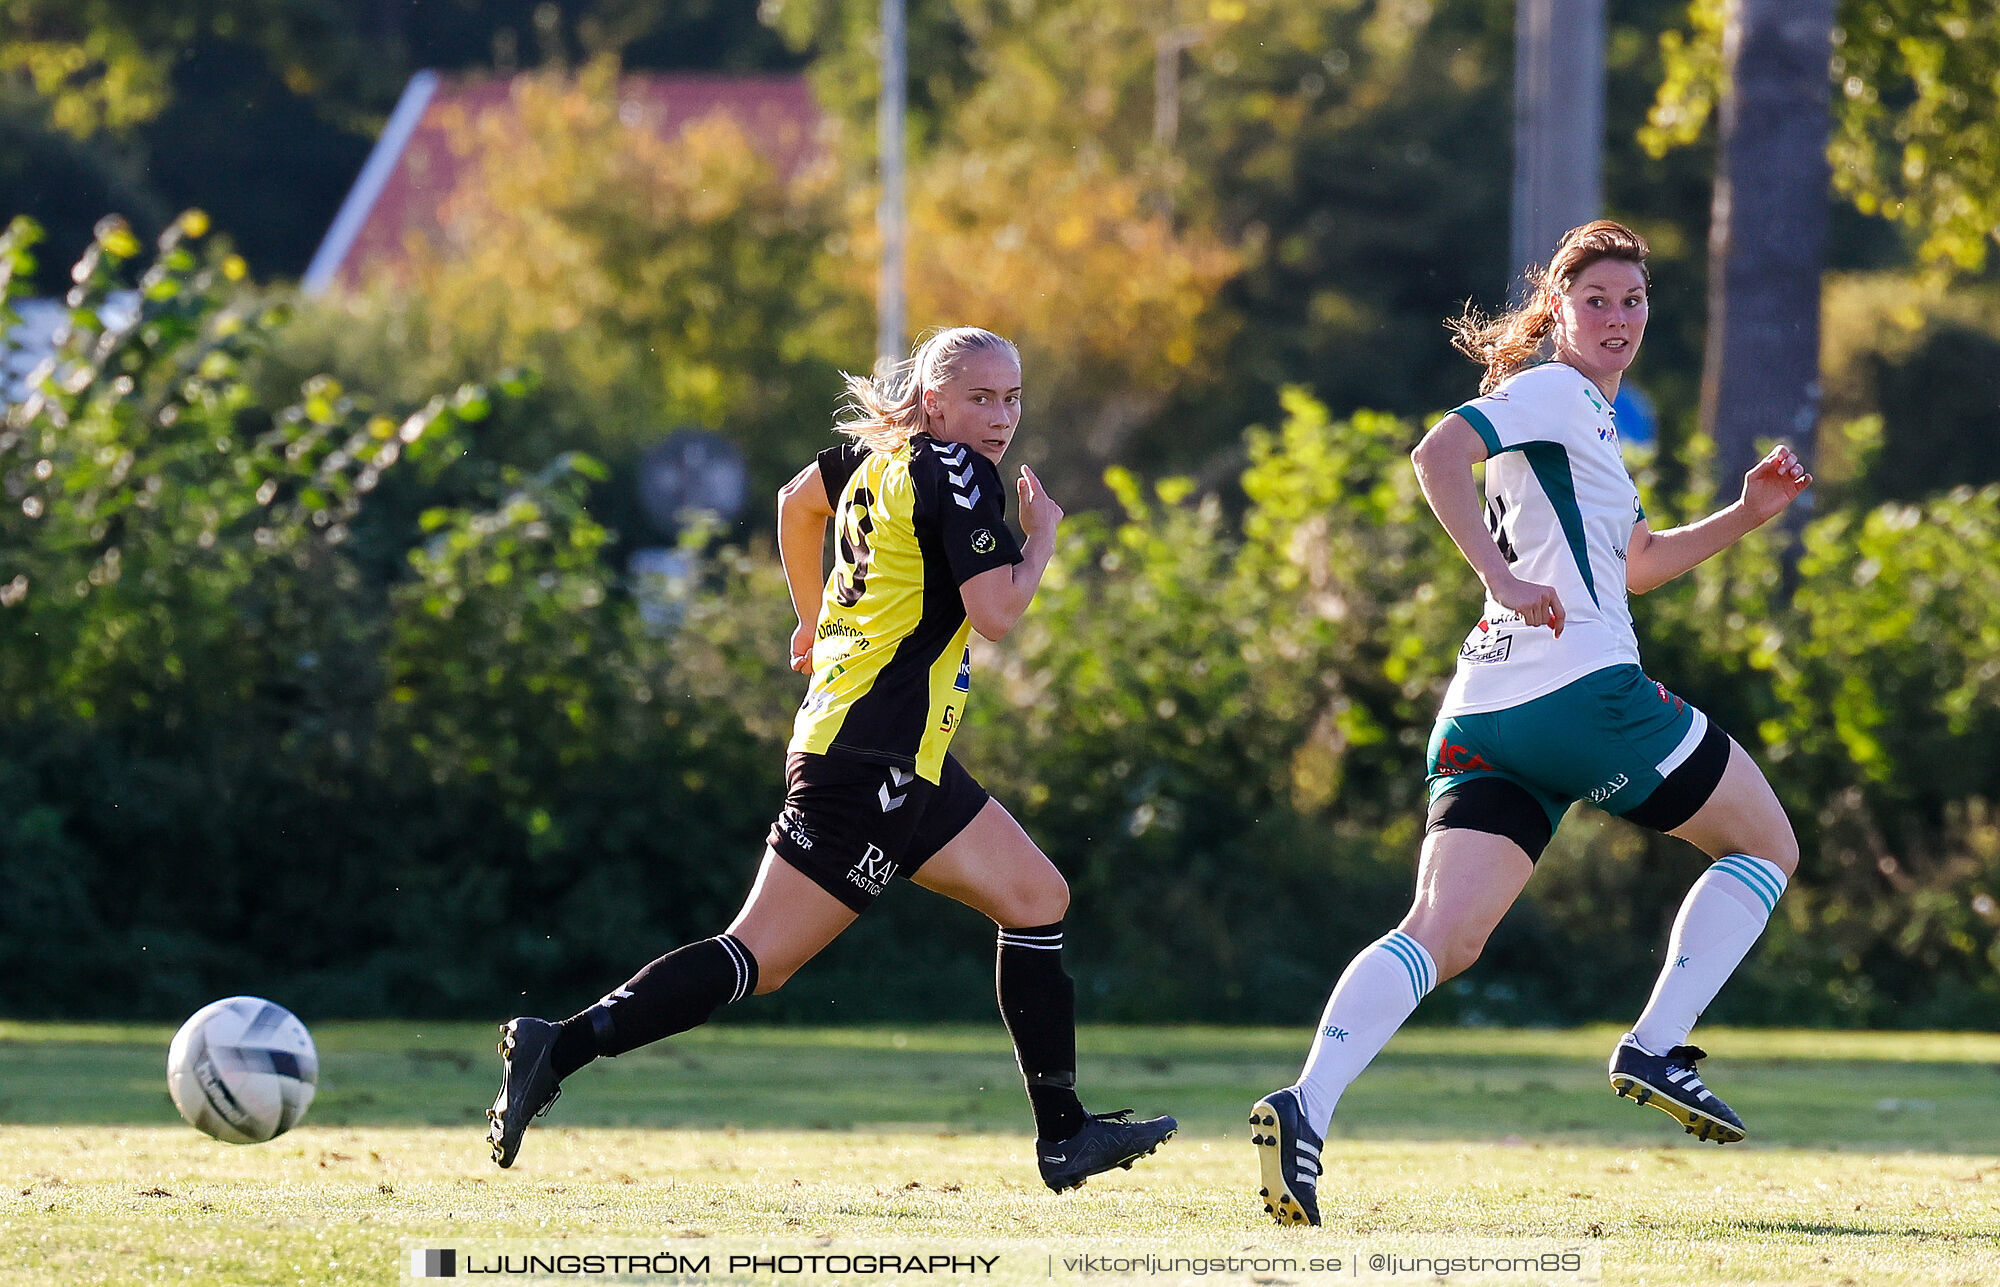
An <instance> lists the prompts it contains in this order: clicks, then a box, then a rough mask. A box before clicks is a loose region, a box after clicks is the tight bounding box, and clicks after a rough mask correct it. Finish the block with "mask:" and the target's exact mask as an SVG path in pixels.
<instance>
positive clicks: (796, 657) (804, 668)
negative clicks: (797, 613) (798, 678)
mask: <svg viewBox="0 0 2000 1287" xmlns="http://www.w3.org/2000/svg"><path fill="white" fill-rule="evenodd" d="M812 668H813V627H812V623H810V622H806V621H801V622H799V628H798V629H796V630H794V631H792V669H793V670H796V671H798V672H799V673H800V674H801V675H810V674H812Z"/></svg>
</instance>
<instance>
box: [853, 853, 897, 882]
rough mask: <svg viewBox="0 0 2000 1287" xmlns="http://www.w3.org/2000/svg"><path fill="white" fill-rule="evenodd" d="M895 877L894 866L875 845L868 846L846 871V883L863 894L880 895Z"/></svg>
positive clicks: (887, 856)
mask: <svg viewBox="0 0 2000 1287" xmlns="http://www.w3.org/2000/svg"><path fill="white" fill-rule="evenodd" d="M895 875H896V864H895V863H892V862H890V861H889V855H887V854H885V853H883V852H882V850H881V849H880V848H878V847H877V846H875V845H869V846H868V848H867V849H866V850H864V851H863V852H862V854H861V857H859V858H857V859H855V861H854V865H853V866H852V867H850V868H848V869H847V882H848V883H849V884H850V885H853V886H854V887H855V888H856V889H858V890H860V891H861V892H862V893H864V894H880V893H881V892H882V891H883V889H884V888H886V887H887V886H888V884H889V882H890V880H892V879H894V877H895Z"/></svg>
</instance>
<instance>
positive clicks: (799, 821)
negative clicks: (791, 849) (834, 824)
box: [778, 809, 813, 852]
mask: <svg viewBox="0 0 2000 1287" xmlns="http://www.w3.org/2000/svg"><path fill="white" fill-rule="evenodd" d="M778 825H779V826H780V827H783V828H784V829H785V835H786V836H787V837H788V838H790V840H791V842H792V843H793V844H795V845H797V846H798V847H799V848H801V849H804V850H806V851H807V852H811V850H812V847H813V840H812V837H811V836H810V835H807V834H806V820H805V819H804V818H801V817H800V816H799V815H798V814H796V813H793V812H792V811H791V810H790V809H787V810H785V811H784V812H783V813H781V814H779V815H778Z"/></svg>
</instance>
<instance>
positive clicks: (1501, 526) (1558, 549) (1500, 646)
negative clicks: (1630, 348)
mask: <svg viewBox="0 0 2000 1287" xmlns="http://www.w3.org/2000/svg"><path fill="white" fill-rule="evenodd" d="M1456 414H1458V415H1459V416H1461V417H1463V418H1464V419H1465V421H1466V423H1468V424H1470V425H1471V426H1472V427H1473V429H1474V430H1476V431H1477V432H1478V434H1479V437H1480V438H1481V440H1483V441H1484V442H1485V443H1486V451H1487V461H1486V528H1487V530H1488V531H1490V532H1491V533H1492V534H1493V540H1494V543H1495V544H1497V545H1498V546H1499V547H1500V552H1501V553H1502V554H1504V555H1506V556H1507V562H1508V563H1510V564H1512V565H1513V569H1514V575H1516V576H1518V577H1520V578H1521V579H1522V580H1524V581H1534V582H1537V583H1539V584H1541V585H1551V586H1554V587H1555V589H1556V593H1557V594H1559V595H1561V596H1562V605H1563V614H1564V625H1563V633H1562V638H1560V639H1558V638H1556V636H1555V634H1554V632H1553V631H1551V630H1550V629H1549V628H1548V627H1547V626H1528V625H1526V624H1524V623H1523V622H1522V620H1521V616H1520V614H1519V613H1516V612H1510V611H1508V610H1507V609H1505V608H1503V607H1501V606H1500V605H1499V604H1497V603H1494V602H1493V601H1492V600H1491V599H1489V600H1487V602H1486V610H1485V614H1484V615H1483V616H1482V617H1481V619H1480V621H1479V624H1478V625H1476V626H1474V627H1473V628H1472V632H1471V633H1470V634H1468V635H1467V636H1466V637H1465V645H1464V647H1462V648H1460V649H1459V653H1458V672H1457V673H1456V674H1455V675H1453V676H1452V681H1451V687H1450V689H1449V690H1448V691H1447V692H1446V693H1445V698H1444V706H1443V709H1442V710H1441V712H1440V714H1442V715H1456V714H1465V713H1475V712H1479V711H1493V710H1502V709H1505V708H1506V707H1509V706H1514V705H1518V704H1519V703H1521V702H1525V701H1529V700H1531V699H1533V698H1536V697H1540V696H1541V695H1542V694H1544V693H1549V692H1553V691H1555V690H1556V689H1558V688H1561V687H1562V686H1563V685H1564V684H1567V683H1569V682H1570V681H1572V680H1574V679H1579V678H1581V677H1582V676H1584V675H1587V674H1589V673H1591V672H1592V671H1594V670H1602V669H1603V668H1605V667H1606V666H1618V665H1624V664H1627V663H1630V664H1632V665H1637V664H1638V663H1639V642H1638V640H1637V639H1636V638H1635V637H1634V636H1633V634H1632V610H1631V608H1630V606H1629V605H1628V604H1627V603H1626V601H1625V547H1626V546H1627V545H1629V544H1630V543H1631V540H1632V528H1633V525H1634V524H1636V523H1637V522H1638V521H1639V520H1640V519H1641V518H1642V517H1644V515H1645V511H1644V510H1643V509H1641V508H1640V505H1639V489H1638V488H1637V487H1635V486H1633V484H1632V475H1631V474H1629V473H1627V472H1626V470H1625V460H1624V457H1623V455H1622V454H1621V453H1620V451H1619V447H1618V428H1617V425H1616V423H1615V422H1614V420H1613V418H1612V413H1611V407H1610V404H1609V402H1608V401H1607V400H1606V399H1605V397H1604V395H1603V393H1602V392H1600V391H1599V390H1598V388H1597V386H1596V385H1594V384H1592V383H1591V382H1590V380H1589V379H1587V378H1586V377H1585V376H1584V375H1583V374H1582V373H1581V372H1579V371H1577V370H1576V368H1574V367H1570V366H1565V365H1563V364H1562V363H1560V362H1545V363H1543V364H1542V365H1540V366H1534V367H1530V368H1528V369H1527V370H1525V371H1522V372H1521V373H1520V374H1518V375H1516V376H1514V377H1513V378H1512V379H1510V380H1508V381H1507V382H1506V383H1505V384H1503V385H1501V386H1500V387H1499V388H1498V389H1495V390H1494V391H1493V392H1492V393H1490V394H1487V395H1486V396H1485V397H1482V398H1475V399H1474V400H1473V401H1471V402H1468V403H1466V404H1465V405H1464V406H1462V407H1460V408H1458V410H1457V413H1456Z"/></svg>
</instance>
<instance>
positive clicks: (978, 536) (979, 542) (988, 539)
mask: <svg viewBox="0 0 2000 1287" xmlns="http://www.w3.org/2000/svg"><path fill="white" fill-rule="evenodd" d="M999 544H1000V542H998V541H996V540H994V539H993V533H992V532H990V531H988V530H987V529H985V528H983V527H982V528H980V529H979V530H978V531H976V532H974V533H973V534H972V552H973V553H974V554H991V553H993V550H994V547H995V546H997V545H999Z"/></svg>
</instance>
